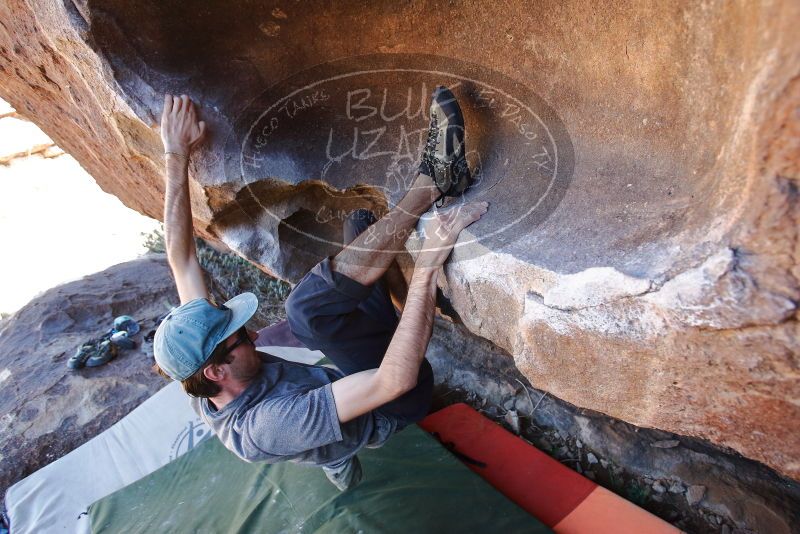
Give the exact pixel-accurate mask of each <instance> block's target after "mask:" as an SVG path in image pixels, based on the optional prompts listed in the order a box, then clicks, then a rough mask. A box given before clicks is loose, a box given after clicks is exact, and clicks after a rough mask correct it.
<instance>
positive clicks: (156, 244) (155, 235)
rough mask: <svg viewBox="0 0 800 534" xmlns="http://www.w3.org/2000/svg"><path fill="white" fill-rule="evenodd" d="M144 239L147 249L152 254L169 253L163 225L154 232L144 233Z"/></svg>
mask: <svg viewBox="0 0 800 534" xmlns="http://www.w3.org/2000/svg"><path fill="white" fill-rule="evenodd" d="M142 237H144V246H145V248H146V249H147V250H149V251H150V252H156V253H159V254H160V253H163V252H166V251H167V245H166V242H165V241H164V224H163V223H162V224H161V225H160V226H159V227H158V228H156V229H155V230H153V231H152V232H142Z"/></svg>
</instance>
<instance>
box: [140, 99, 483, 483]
mask: <svg viewBox="0 0 800 534" xmlns="http://www.w3.org/2000/svg"><path fill="white" fill-rule="evenodd" d="M205 129H206V126H205V123H204V122H203V121H198V119H197V111H196V109H195V105H194V104H193V103H192V101H191V100H190V99H189V98H188V97H187V96H186V95H183V96H180V97H177V96H171V95H166V97H165V100H164V111H163V114H162V118H161V135H162V140H163V142H164V150H165V155H166V167H167V171H166V174H167V177H166V182H167V183H166V199H165V213H164V221H165V237H166V248H167V256H168V260H169V264H170V267H171V269H172V272H173V275H174V277H175V282H176V284H177V288H178V295H179V297H180V301H181V305H180V307H178V308H176V309H175V310H173V311H172V312H171V313H170V314H169V315H168V316H167V317H166V318H165V319H164V321H163V322H162V323H161V325H160V326H159V328H158V330H157V331H156V335H155V340H154V351H155V358H156V362H157V370H159V372H161V373H162V374H165V375H166V376H169V377H170V378H172V379H174V380H179V381H181V382H182V384H183V387H184V389H185V390H186V392H187V393H189V394H190V395H191V396H192V406H193V407H194V409H195V411H197V412H198V414H200V416H201V417H202V418H203V420H204V421H205V422H206V423H208V425H209V426H210V427H211V428H212V429H213V430H214V432H215V433H216V434H217V436H218V437H219V439H220V440H221V441H222V443H223V444H224V445H225V446H226V447H227V448H228V449H230V450H231V451H233V452H234V453H235V454H236V455H237V456H239V457H241V458H242V459H244V460H246V461H266V462H270V463H272V462H278V461H284V460H289V461H293V462H298V463H307V464H315V465H319V466H322V467H323V469H324V471H325V474H326V475H327V476H328V478H329V479H330V480H331V482H333V484H334V485H336V486H337V487H338V488H339V489H340V490H344V489H347V488H348V487H352V486H353V485H354V484H356V483H358V481H359V480H360V478H361V467H360V464H359V462H358V459H357V457H356V456H355V455H356V453H357V452H358V450H360V449H361V448H362V447H378V446H380V445H382V444H383V443H384V442H385V441H386V440H387V439H388V438H389V437H390V436H391V435H392V434H393V433H394V432H397V431H398V430H400V429H402V428H403V427H405V426H406V425H409V424H411V423H413V422H415V421H418V420H420V419H421V418H423V417H424V416H425V415H426V414H427V411H428V409H429V404H430V400H431V394H432V388H433V373H432V371H431V367H430V364H429V363H428V362H427V361H426V360H425V350H426V347H427V345H428V341H429V340H430V336H431V331H432V325H433V316H434V307H435V294H436V287H437V285H436V278H437V273H438V271H439V268H440V267H441V266H442V265H443V264H444V262H445V261H446V260H447V258H448V256H449V254H450V252H451V250H452V248H453V246H454V245H455V242H456V240H457V238H458V235H459V233H460V232H461V230H463V229H464V228H465V227H466V226H468V225H469V224H471V223H473V222H475V221H476V220H478V219H479V218H480V217H481V215H483V214H484V213H485V212H486V210H487V209H488V204H487V203H486V202H480V203H478V202H473V203H462V204H459V205H458V206H457V207H455V208H450V209H445V210H437V211H435V212H434V214H433V215H432V216H431V217H430V218H428V219H426V220H425V222H424V226H423V233H422V234H421V235H422V236H423V238H424V239H423V246H422V248H421V250H420V252H419V254H418V255H417V257H416V260H415V265H414V271H413V275H412V277H411V281H410V283H409V285H408V288H407V296H406V299H405V303H404V308H403V312H402V316H401V317H400V318H399V319H398V317H397V313H396V311H395V309H394V307H393V306H392V302H391V300H390V296H389V292H388V291H387V286H386V283H385V279H384V275H385V273H386V272H387V269H388V268H389V267H390V265H391V264H393V262H394V260H395V256H396V254H397V251H398V250H400V249H401V247H402V246H403V243H404V242H405V240H406V239H407V237H408V236H409V235H410V233H411V230H413V229H414V228H415V226H416V225H417V222H418V219H419V218H420V216H421V215H422V214H423V213H425V212H427V211H428V210H429V209H430V208H431V205H432V204H434V203H435V202H438V201H440V200H441V199H442V198H444V197H445V196H456V195H458V194H460V193H461V192H463V191H464V190H465V189H466V188H467V187H468V186H469V184H470V182H471V176H470V173H469V168H468V166H467V163H466V159H465V149H464V122H463V117H462V115H461V110H460V108H459V106H458V103H457V102H456V99H455V96H454V95H453V94H452V92H450V91H449V90H448V89H446V88H443V87H439V88H437V89H436V91H434V94H433V99H432V103H431V122H430V128H429V134H428V137H427V143H426V145H425V148H424V151H423V156H422V161H421V164H420V168H419V174H418V175H417V177H416V178H415V180H414V182H413V184H412V185H411V187H410V188H409V189H408V191H407V192H406V193H405V196H404V197H403V198H402V200H400V202H399V203H398V204H397V205H396V206H395V207H394V208H393V209H391V210H390V211H389V212H388V213H387V214H386V215H385V216H384V217H382V218H381V219H379V220H377V221H376V220H375V217H374V216H373V214H372V213H371V212H369V211H366V210H357V211H355V212H353V213H351V214H350V216H349V217H348V218H347V220H346V221H345V225H344V235H345V241H346V243H349V244H347V246H345V248H344V249H343V250H342V251H341V252H339V253H338V254H337V255H336V256H334V257H332V258H326V259H324V260H322V261H321V262H320V263H319V264H317V265H316V266H315V267H314V268H313V269H311V271H310V272H309V273H308V274H307V275H306V276H305V277H304V278H303V279H302V280H301V281H300V282H299V283H298V284H297V286H295V288H294V289H293V291H292V293H291V294H290V295H289V298H288V300H287V301H286V313H287V317H288V322H289V325H290V327H291V329H292V331H293V333H294V334H295V336H296V337H297V338H298V339H299V340H301V341H302V342H303V343H304V344H305V345H306V346H307V347H308V348H310V349H312V350H321V351H322V352H323V353H324V354H325V355H326V356H327V357H328V358H329V359H330V360H332V361H333V362H334V363H335V364H336V366H337V367H338V369H336V370H333V369H330V368H326V367H321V366H314V365H303V364H298V363H292V362H287V361H284V360H281V359H279V358H277V357H274V356H270V355H268V354H263V353H260V352H256V350H255V346H254V341H255V339H256V338H257V334H256V333H255V332H252V331H249V330H247V329H245V327H244V325H245V323H246V322H247V321H248V320H249V319H250V318H251V317H252V316H253V314H254V313H255V311H256V308H257V306H258V302H257V300H256V297H255V295H253V294H252V293H243V294H241V295H238V296H236V297H234V298H233V299H231V300H229V301H228V302H226V303H225V304H224V305H215V304H214V303H213V302H211V301H210V300H209V293H208V291H207V289H206V285H205V282H204V279H203V272H202V269H201V267H200V263H199V262H198V259H197V255H196V250H195V245H194V240H193V231H192V214H191V208H190V201H189V183H188V162H189V156H190V152H191V150H192V149H193V148H194V147H195V146H196V145H197V144H198V143H199V142H200V141H201V139H202V138H203V135H204V133H205Z"/></svg>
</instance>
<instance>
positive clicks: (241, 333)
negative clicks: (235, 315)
mask: <svg viewBox="0 0 800 534" xmlns="http://www.w3.org/2000/svg"><path fill="white" fill-rule="evenodd" d="M242 343H247V344H250V345H254V346H255V343H253V340H252V339H250V335H249V334H248V333H247V330H246V329H245V327H243V326H242V327H241V328H239V329H238V330H237V331H236V341H235V342H234V343H233V345H231V346H230V347H226V348H225V352H223V355H225V356H227V355H228V354H230V353H231V352H233V351H234V350H235V349H236V347H238V346H239V345H241V344H242Z"/></svg>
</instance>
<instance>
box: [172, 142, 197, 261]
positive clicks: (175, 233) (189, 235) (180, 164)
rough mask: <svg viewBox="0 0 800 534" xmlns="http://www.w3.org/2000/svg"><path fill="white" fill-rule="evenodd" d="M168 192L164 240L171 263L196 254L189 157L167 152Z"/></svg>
mask: <svg viewBox="0 0 800 534" xmlns="http://www.w3.org/2000/svg"><path fill="white" fill-rule="evenodd" d="M166 158H167V163H166V166H167V180H166V182H167V193H166V196H165V198H164V240H165V242H166V248H167V258H168V259H169V262H170V264H173V265H182V264H185V262H186V261H187V260H189V259H191V258H192V257H196V254H197V252H196V250H195V246H194V229H193V225H192V205H191V201H190V198H189V175H188V173H189V171H188V167H189V162H188V157H182V156H176V155H174V154H167V156H166Z"/></svg>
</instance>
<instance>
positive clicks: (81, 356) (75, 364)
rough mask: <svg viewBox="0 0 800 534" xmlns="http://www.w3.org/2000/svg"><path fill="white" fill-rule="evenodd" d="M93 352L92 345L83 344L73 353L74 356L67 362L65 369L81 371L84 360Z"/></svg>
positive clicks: (84, 363)
mask: <svg viewBox="0 0 800 534" xmlns="http://www.w3.org/2000/svg"><path fill="white" fill-rule="evenodd" d="M93 352H94V345H93V344H92V343H84V344H83V345H81V346H80V347H78V350H76V351H75V354H74V355H73V356H72V357H71V358H70V359H69V360H67V367H69V368H70V369H82V368H83V367H84V366H85V365H86V360H88V359H89V357H90V356H91V355H92V353H93Z"/></svg>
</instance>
